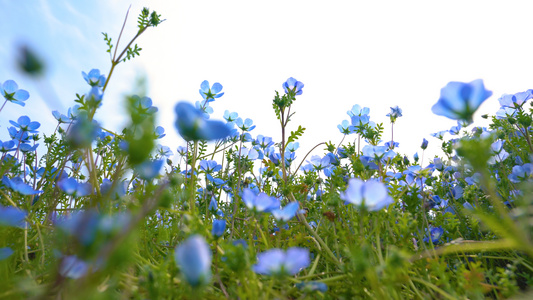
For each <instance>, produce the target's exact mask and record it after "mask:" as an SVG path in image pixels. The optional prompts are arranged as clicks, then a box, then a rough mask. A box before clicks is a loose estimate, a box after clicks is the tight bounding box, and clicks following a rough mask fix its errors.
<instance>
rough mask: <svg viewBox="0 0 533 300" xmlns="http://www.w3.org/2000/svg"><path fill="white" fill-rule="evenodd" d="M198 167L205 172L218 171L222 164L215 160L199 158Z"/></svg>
mask: <svg viewBox="0 0 533 300" xmlns="http://www.w3.org/2000/svg"><path fill="white" fill-rule="evenodd" d="M200 169H202V170H204V171H205V172H207V173H212V172H218V171H220V170H221V169H222V165H219V164H218V163H217V161H216V160H205V159H203V160H201V161H200Z"/></svg>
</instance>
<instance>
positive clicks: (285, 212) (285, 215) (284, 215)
mask: <svg viewBox="0 0 533 300" xmlns="http://www.w3.org/2000/svg"><path fill="white" fill-rule="evenodd" d="M299 208H300V206H299V204H298V202H297V201H294V202H291V203H289V204H287V205H286V206H285V207H284V208H281V209H280V208H277V209H274V210H272V215H273V216H274V218H276V219H277V220H280V221H283V222H287V221H289V220H290V219H292V218H294V216H296V213H297V212H298V210H299Z"/></svg>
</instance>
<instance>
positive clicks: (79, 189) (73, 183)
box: [57, 177, 92, 197]
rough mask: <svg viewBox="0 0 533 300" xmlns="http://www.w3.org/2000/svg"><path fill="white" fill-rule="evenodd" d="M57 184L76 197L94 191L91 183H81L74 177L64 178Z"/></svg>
mask: <svg viewBox="0 0 533 300" xmlns="http://www.w3.org/2000/svg"><path fill="white" fill-rule="evenodd" d="M57 186H58V187H59V188H60V189H61V190H62V191H63V192H65V193H67V194H69V195H73V196H75V197H83V196H88V195H90V194H91V192H92V186H91V184H90V183H88V182H85V183H80V182H78V181H77V180H76V179H74V178H72V177H68V178H62V179H61V180H59V181H58V182H57Z"/></svg>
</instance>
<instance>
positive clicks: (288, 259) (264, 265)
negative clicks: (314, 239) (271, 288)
mask: <svg viewBox="0 0 533 300" xmlns="http://www.w3.org/2000/svg"><path fill="white" fill-rule="evenodd" d="M310 263H311V260H310V258H309V250H307V249H305V248H298V247H292V248H289V249H287V251H284V250H281V249H271V250H267V251H265V252H262V253H259V254H258V255H257V264H255V265H254V266H253V270H254V272H256V273H258V274H263V275H280V274H287V275H291V276H292V275H295V274H296V273H298V272H300V270H301V269H303V268H306V267H308V266H309V264H310Z"/></svg>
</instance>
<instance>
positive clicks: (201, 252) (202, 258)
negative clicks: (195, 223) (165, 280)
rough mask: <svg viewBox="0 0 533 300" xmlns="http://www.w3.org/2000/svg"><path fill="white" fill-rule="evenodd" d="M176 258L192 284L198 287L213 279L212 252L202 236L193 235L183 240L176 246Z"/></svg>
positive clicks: (182, 271)
mask: <svg viewBox="0 0 533 300" xmlns="http://www.w3.org/2000/svg"><path fill="white" fill-rule="evenodd" d="M174 258H175V259H176V263H177V264H178V266H179V268H180V271H181V273H182V274H183V275H184V276H185V279H186V280H187V282H188V283H189V284H190V285H191V286H193V287H196V286H199V285H202V284H206V283H208V282H209V281H210V280H211V260H212V253H211V249H210V248H209V245H208V244H207V242H206V241H205V239H204V238H203V237H202V236H200V235H193V236H190V237H189V238H188V239H187V240H185V241H184V242H182V243H181V244H180V245H179V246H177V247H176V251H175V252H174Z"/></svg>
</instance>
